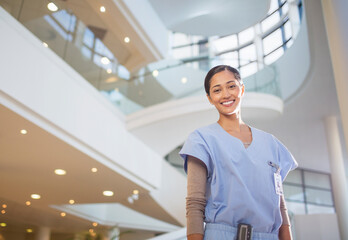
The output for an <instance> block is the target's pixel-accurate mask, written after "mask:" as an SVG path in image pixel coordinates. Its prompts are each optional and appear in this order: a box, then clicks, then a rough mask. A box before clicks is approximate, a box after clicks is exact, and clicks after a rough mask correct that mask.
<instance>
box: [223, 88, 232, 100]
mask: <svg viewBox="0 0 348 240" xmlns="http://www.w3.org/2000/svg"><path fill="white" fill-rule="evenodd" d="M222 96H223V97H224V98H227V97H230V96H231V93H230V91H228V90H227V89H226V90H224V91H223V92H222Z"/></svg>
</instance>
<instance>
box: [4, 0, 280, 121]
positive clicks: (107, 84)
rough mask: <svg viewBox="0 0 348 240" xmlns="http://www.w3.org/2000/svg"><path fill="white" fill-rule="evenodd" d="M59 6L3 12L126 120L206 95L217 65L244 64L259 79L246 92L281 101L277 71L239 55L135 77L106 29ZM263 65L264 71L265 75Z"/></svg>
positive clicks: (17, 1) (11, 7)
mask: <svg viewBox="0 0 348 240" xmlns="http://www.w3.org/2000/svg"><path fill="white" fill-rule="evenodd" d="M56 2H59V8H58V10H57V11H55V12H53V11H50V10H49V9H48V8H47V3H48V1H46V0H37V1H35V3H33V2H31V1H25V0H12V1H5V0H0V6H1V7H3V8H4V9H5V10H7V11H8V12H9V13H10V14H11V15H12V16H13V17H14V18H16V19H17V20H18V21H19V22H21V23H22V24H23V25H24V26H25V27H26V28H27V29H28V30H30V31H31V32H32V33H33V34H34V35H35V36H37V37H38V38H39V39H40V40H41V41H42V44H43V47H49V48H50V49H52V50H53V51H54V52H55V53H56V54H57V55H58V56H60V57H61V58H62V59H64V61H66V62H67V63H68V64H69V65H70V66H71V67H73V68H74V69H75V70H76V71H77V72H78V73H80V75H82V76H83V77H84V78H85V79H86V80H87V81H88V82H89V83H90V84H92V85H93V86H94V87H95V88H96V89H98V90H99V91H100V92H101V94H102V95H104V96H105V97H106V98H107V99H109V100H110V101H111V102H112V103H113V104H114V105H115V106H116V107H117V108H119V109H120V110H121V111H122V112H123V113H125V114H130V113H133V112H136V111H139V110H141V109H143V108H146V107H149V106H152V105H155V104H159V103H162V102H165V101H169V100H175V99H179V98H183V97H187V96H193V95H202V94H205V93H204V89H203V81H204V77H205V74H206V72H207V71H208V70H209V69H210V68H211V67H213V66H215V65H217V64H229V65H232V66H236V65H235V64H234V63H235V62H238V63H241V62H244V63H245V64H244V65H243V64H237V67H239V70H240V71H241V73H243V72H245V71H246V69H247V68H248V67H249V68H250V69H251V71H253V73H254V74H252V75H249V76H248V75H245V77H244V79H243V80H244V83H245V86H246V91H256V92H263V93H268V94H272V95H275V96H279V97H280V92H279V88H278V83H277V74H276V69H275V68H274V66H273V65H265V64H264V63H263V62H259V60H258V59H256V60H255V59H254V60H252V61H250V59H249V58H246V59H244V60H243V59H242V58H241V56H240V55H238V54H237V56H234V55H233V54H232V55H228V54H218V55H216V56H214V57H212V58H209V57H208V56H207V55H206V54H205V55H204V56H197V57H194V58H192V57H191V58H188V59H181V60H163V61H160V62H157V63H153V64H149V65H147V66H146V67H144V68H142V69H140V70H139V71H137V72H133V73H130V72H129V71H128V70H127V69H126V68H125V67H124V66H123V65H121V64H120V63H119V62H118V60H117V56H116V55H117V54H115V50H113V51H112V50H110V49H113V46H107V44H105V43H104V42H103V39H104V36H105V34H106V31H107V29H106V28H105V29H103V28H101V27H96V26H91V25H87V24H85V23H84V22H83V21H82V20H81V19H80V18H79V17H78V14H76V13H74V12H73V11H72V10H71V9H69V7H68V5H67V2H66V1H56ZM278 11H279V9H278ZM79 14H81V13H79ZM85 14H86V13H85ZM96 25H97V24H96ZM204 44H207V43H206V42H205V43H204ZM243 49H244V48H243ZM243 49H240V51H242V52H243ZM116 52H117V51H116ZM245 54H247V52H246V53H245ZM262 61H263V60H262ZM246 63H247V64H246ZM259 65H263V66H264V67H263V68H262V69H260V68H258V67H257V66H259ZM242 77H243V74H242Z"/></svg>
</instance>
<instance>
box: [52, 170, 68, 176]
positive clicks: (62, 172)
mask: <svg viewBox="0 0 348 240" xmlns="http://www.w3.org/2000/svg"><path fill="white" fill-rule="evenodd" d="M54 173H55V174H57V175H59V176H63V175H66V171H65V170H64V169H55V170H54Z"/></svg>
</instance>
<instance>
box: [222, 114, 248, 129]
mask: <svg viewBox="0 0 348 240" xmlns="http://www.w3.org/2000/svg"><path fill="white" fill-rule="evenodd" d="M218 124H220V126H221V127H222V128H223V129H225V130H226V131H232V132H241V131H242V128H243V127H244V126H245V125H246V124H245V123H244V122H243V120H242V119H241V117H240V114H238V115H236V114H233V115H230V116H225V115H220V118H219V120H218Z"/></svg>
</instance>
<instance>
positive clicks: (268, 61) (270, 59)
mask: <svg viewBox="0 0 348 240" xmlns="http://www.w3.org/2000/svg"><path fill="white" fill-rule="evenodd" d="M283 54H284V49H283V48H282V47H281V48H279V49H277V50H276V51H274V52H273V53H271V54H270V55H268V56H266V57H265V58H264V61H265V64H267V65H269V64H271V63H273V62H275V61H276V60H277V59H278V58H280V57H281V56H282V55H283Z"/></svg>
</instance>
